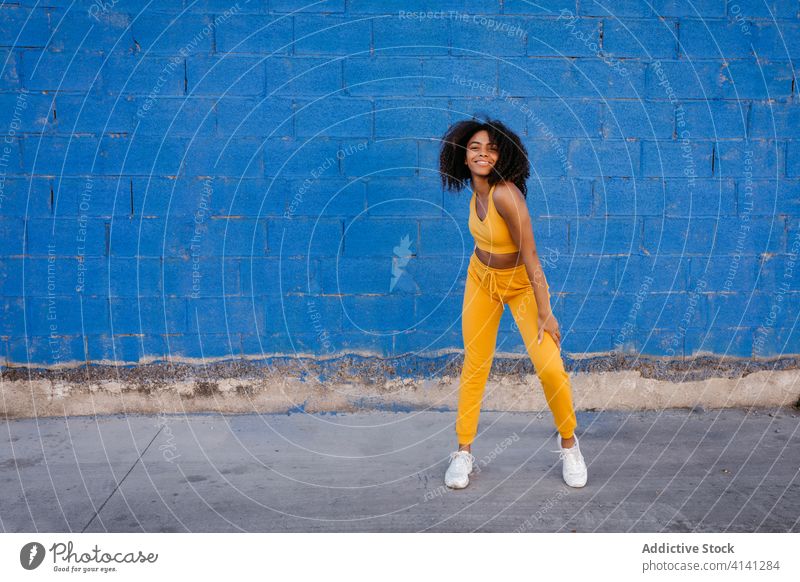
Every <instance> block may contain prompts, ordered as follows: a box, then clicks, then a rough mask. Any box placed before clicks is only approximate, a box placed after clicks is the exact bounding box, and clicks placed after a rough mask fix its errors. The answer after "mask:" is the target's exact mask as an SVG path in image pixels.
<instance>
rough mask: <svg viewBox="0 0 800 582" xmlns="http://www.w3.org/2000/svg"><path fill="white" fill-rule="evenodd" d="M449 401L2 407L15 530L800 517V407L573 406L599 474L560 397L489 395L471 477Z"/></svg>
mask: <svg viewBox="0 0 800 582" xmlns="http://www.w3.org/2000/svg"><path fill="white" fill-rule="evenodd" d="M454 421H455V413H454V412H404V413H392V412H365V413H347V414H333V413H327V414H305V413H297V414H291V415H286V414H284V415H277V414H242V415H220V414H218V413H214V414H192V415H186V416H184V415H169V416H167V415H155V416H146V415H114V416H100V417H91V416H83V417H70V418H41V419H38V420H37V419H22V420H10V421H5V424H6V428H7V430H4V431H3V435H2V437H1V438H0V490H2V491H3V495H2V496H0V520H1V523H0V526H2V530H3V531H5V532H33V531H40V532H65V531H78V532H80V531H112V532H173V531H193V532H199V531H203V532H208V531H215V532H217V531H259V532H285V531H403V532H419V531H459V532H461V531H546V532H570V531H578V532H589V531H603V532H627V531H635V532H660V531H682V532H725V531H735V532H754V531H758V532H787V531H792V532H800V411H798V410H797V409H796V408H783V409H770V410H767V409H759V410H754V409H750V410H741V409H719V410H702V409H700V410H694V411H688V410H679V409H672V410H665V411H656V412H585V411H578V423H579V428H578V431H577V434H578V437H579V438H580V443H581V448H582V449H583V451H584V456H585V457H586V461H587V464H588V466H589V482H588V484H587V485H586V487H584V488H582V489H571V488H569V487H567V486H566V485H565V484H564V483H563V481H562V479H561V465H560V461H558V455H557V454H556V453H554V452H551V451H553V450H555V431H554V429H553V425H552V419H551V417H550V413H549V411H545V412H543V413H538V414H537V413H519V412H514V413H501V412H484V413H483V414H482V415H481V425H480V430H481V431H482V432H481V434H480V435H479V437H478V439H477V440H476V442H475V444H474V445H473V453H474V454H475V456H476V458H477V460H478V462H477V468H476V471H477V472H476V474H474V475H473V477H472V483H471V484H470V486H469V487H468V488H467V489H464V490H460V491H453V490H449V489H447V488H445V487H444V486H443V475H444V471H445V468H446V463H447V456H448V453H449V452H450V450H452V449H453V447H454V432H453V423H454Z"/></svg>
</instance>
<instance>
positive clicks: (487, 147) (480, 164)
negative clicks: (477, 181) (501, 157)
mask: <svg viewBox="0 0 800 582" xmlns="http://www.w3.org/2000/svg"><path fill="white" fill-rule="evenodd" d="M497 156H498V154H497V144H496V143H494V142H492V141H491V138H490V137H489V134H488V133H487V132H486V130H483V129H482V130H481V131H479V132H477V133H476V134H475V135H473V136H472V137H471V138H469V141H468V142H467V152H466V155H465V157H464V163H465V164H466V165H467V166H468V167H469V169H470V171H471V172H472V173H473V174H477V175H478V176H488V175H489V174H491V172H492V168H493V167H494V166H495V164H496V163H497Z"/></svg>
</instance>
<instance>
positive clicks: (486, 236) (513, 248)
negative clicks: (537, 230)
mask: <svg viewBox="0 0 800 582" xmlns="http://www.w3.org/2000/svg"><path fill="white" fill-rule="evenodd" d="M495 186H496V184H495ZM493 193H494V186H492V187H491V189H490V190H489V206H488V208H487V209H486V217H485V218H484V219H483V220H481V219H480V218H478V203H477V200H476V198H477V197H476V195H475V192H474V191H473V192H472V199H471V200H470V203H469V231H470V233H472V238H474V239H475V244H476V245H477V247H478V248H479V249H482V250H484V251H487V252H489V253H499V254H504V253H516V252H518V251H519V247H517V245H516V244H515V243H514V239H512V238H511V233H510V232H509V230H508V226H507V225H506V221H505V220H503V217H502V216H500V213H499V212H497V209H496V208H495V207H494V200H493V198H492V194H493Z"/></svg>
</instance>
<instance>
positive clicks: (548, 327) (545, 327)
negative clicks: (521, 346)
mask: <svg viewBox="0 0 800 582" xmlns="http://www.w3.org/2000/svg"><path fill="white" fill-rule="evenodd" d="M538 323H539V338H538V340H539V341H538V343H542V340H543V339H544V332H547V333H549V334H550V337H552V338H553V340H554V341H555V342H556V346H558V349H559V350H560V349H561V330H560V329H559V328H558V321H557V320H556V316H555V315H553V312H552V311H551V312H550V313H548V314H547V315H546V316H544V317H543V316H542V315H539V317H538Z"/></svg>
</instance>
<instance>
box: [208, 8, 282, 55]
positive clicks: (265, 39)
mask: <svg viewBox="0 0 800 582" xmlns="http://www.w3.org/2000/svg"><path fill="white" fill-rule="evenodd" d="M214 34H215V36H214V40H216V47H215V49H216V51H218V52H220V53H225V54H231V53H233V54H235V53H250V54H263V55H286V54H289V53H290V52H291V51H292V46H293V45H292V42H293V39H292V19H291V18H290V17H287V16H279V17H277V18H276V17H272V16H261V15H253V14H247V15H241V14H235V15H233V16H230V15H229V16H227V17H226V16H225V15H224V14H217V15H216V16H215V18H214Z"/></svg>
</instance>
